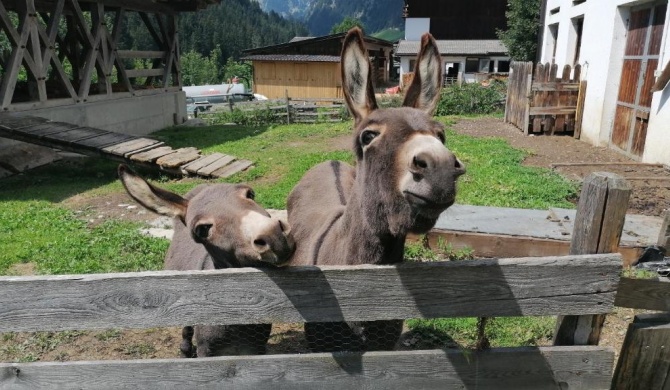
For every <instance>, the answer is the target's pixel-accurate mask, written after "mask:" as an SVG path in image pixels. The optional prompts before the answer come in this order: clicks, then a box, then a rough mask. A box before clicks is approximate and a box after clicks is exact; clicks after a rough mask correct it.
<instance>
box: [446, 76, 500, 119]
mask: <svg viewBox="0 0 670 390" xmlns="http://www.w3.org/2000/svg"><path fill="white" fill-rule="evenodd" d="M506 92H507V83H506V82H504V81H498V80H492V81H491V83H490V85H488V86H482V85H481V84H479V83H465V84H463V85H461V86H459V85H456V84H452V85H451V86H448V87H445V88H444V89H443V90H442V96H440V101H439V103H438V106H437V110H436V112H435V115H439V116H444V115H464V114H492V113H495V112H499V111H501V110H502V108H503V107H504V105H505V94H506Z"/></svg>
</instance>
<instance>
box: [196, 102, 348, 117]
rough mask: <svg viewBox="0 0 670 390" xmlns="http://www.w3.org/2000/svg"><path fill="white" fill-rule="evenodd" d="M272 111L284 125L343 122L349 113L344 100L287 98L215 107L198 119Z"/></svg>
mask: <svg viewBox="0 0 670 390" xmlns="http://www.w3.org/2000/svg"><path fill="white" fill-rule="evenodd" d="M234 109H239V110H242V111H259V110H261V111H262V110H270V111H271V112H272V113H273V116H275V117H276V118H277V120H278V121H281V122H284V123H288V124H290V123H317V122H342V121H343V120H344V117H345V116H346V113H347V108H346V106H345V105H344V99H335V98H319V99H301V98H290V97H287V98H286V99H284V100H268V101H253V102H233V101H230V102H228V103H223V104H218V105H214V106H213V107H212V109H211V110H210V111H206V112H204V113H200V114H198V118H202V119H204V120H213V119H214V118H215V117H216V114H217V112H221V111H222V110H223V111H233V110H234Z"/></svg>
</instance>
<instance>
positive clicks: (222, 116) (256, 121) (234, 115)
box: [207, 107, 286, 126]
mask: <svg viewBox="0 0 670 390" xmlns="http://www.w3.org/2000/svg"><path fill="white" fill-rule="evenodd" d="M207 122H208V124H209V125H221V124H226V123H235V124H238V125H241V126H261V125H270V124H280V123H286V117H285V116H281V115H277V113H276V112H275V111H273V110H271V109H270V108H269V107H266V108H263V109H259V110H240V109H239V108H235V109H234V110H233V111H226V110H220V111H216V112H215V113H214V114H212V115H211V116H208V117H207Z"/></svg>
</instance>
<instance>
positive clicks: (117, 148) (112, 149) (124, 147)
mask: <svg viewBox="0 0 670 390" xmlns="http://www.w3.org/2000/svg"><path fill="white" fill-rule="evenodd" d="M159 143H162V142H161V141H157V140H155V139H150V138H136V139H132V140H130V141H126V142H122V143H120V144H116V145H112V146H108V147H106V148H104V149H102V151H103V152H107V153H111V154H115V155H117V156H125V155H126V154H127V153H130V152H132V151H135V150H139V149H145V148H147V147H149V146H153V145H156V144H159Z"/></svg>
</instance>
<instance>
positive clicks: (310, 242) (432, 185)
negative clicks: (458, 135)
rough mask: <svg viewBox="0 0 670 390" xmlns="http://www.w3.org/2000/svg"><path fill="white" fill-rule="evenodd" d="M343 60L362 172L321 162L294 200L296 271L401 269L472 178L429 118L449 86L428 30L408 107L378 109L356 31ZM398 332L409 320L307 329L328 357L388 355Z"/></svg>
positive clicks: (315, 347) (344, 84)
mask: <svg viewBox="0 0 670 390" xmlns="http://www.w3.org/2000/svg"><path fill="white" fill-rule="evenodd" d="M341 64H342V67H341V72H342V90H343V91H344V97H345V100H346V104H347V107H348V108H349V111H350V112H351V114H352V116H353V118H354V145H353V146H354V152H355V155H356V167H355V168H353V167H351V166H350V165H348V164H346V163H343V162H339V161H328V162H324V163H321V164H319V165H317V166H315V167H313V168H311V169H310V170H309V171H308V172H307V173H306V174H305V175H304V176H303V177H302V179H301V180H300V182H298V184H297V185H296V186H295V187H294V188H293V190H292V192H291V193H290V194H289V197H288V207H287V209H288V220H289V223H290V224H291V225H292V226H293V235H294V237H295V240H296V242H297V243H298V245H297V248H296V252H295V253H294V255H293V257H292V259H291V265H357V264H396V263H399V262H401V261H402V260H403V252H404V245H405V238H406V236H407V234H408V233H425V232H427V231H428V230H430V229H431V228H432V227H433V226H434V225H435V222H436V221H437V218H438V216H439V215H440V213H442V212H443V211H444V210H446V209H447V208H448V207H449V206H451V205H452V204H453V203H454V200H455V197H456V180H457V178H458V177H459V176H460V175H462V174H463V173H465V167H464V165H463V164H462V163H461V162H460V161H459V160H458V159H457V158H456V157H455V156H454V154H453V153H452V152H451V151H449V150H448V149H447V148H446V147H445V146H444V143H445V135H444V126H443V125H442V124H440V123H438V122H436V121H434V120H433V119H432V118H431V114H432V112H433V111H434V110H435V108H436V106H437V101H438V99H439V94H440V88H441V85H442V65H441V64H442V62H441V59H440V54H439V52H438V50H437V46H436V43H435V40H434V39H433V37H432V36H431V35H430V34H424V35H423V37H422V38H421V50H420V52H419V55H418V57H417V62H416V64H417V65H416V73H415V75H414V80H413V82H412V83H411V85H410V86H409V88H408V90H407V92H406V96H405V99H404V102H403V106H404V107H401V108H389V109H378V107H377V102H376V99H375V95H374V90H373V86H372V80H371V70H370V69H371V67H370V62H369V59H368V54H367V51H366V49H365V46H364V43H363V36H362V33H361V31H360V30H359V29H357V28H354V29H352V30H350V31H349V33H348V34H347V36H346V37H345V39H344V42H343V48H342V57H341ZM338 327H340V328H341V329H342V330H343V333H341V334H339V336H338V335H337V334H334V335H332V337H328V338H329V339H330V340H331V342H329V344H327V345H325V344H324V343H323V342H322V343H321V344H319V340H318V339H319V335H320V334H322V335H323V334H324V333H326V332H330V331H333V330H336V329H338ZM401 332H402V320H395V321H373V322H362V323H356V324H349V325H347V324H343V323H307V324H305V337H306V338H307V341H308V344H309V346H310V348H311V349H312V350H320V351H331V352H332V351H338V350H345V349H346V350H372V349H382V350H390V349H393V347H394V345H395V343H396V341H397V339H398V337H399V336H400V333H401ZM326 334H327V333H326ZM328 336H330V335H328ZM333 338H335V339H333ZM321 341H323V340H321Z"/></svg>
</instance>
